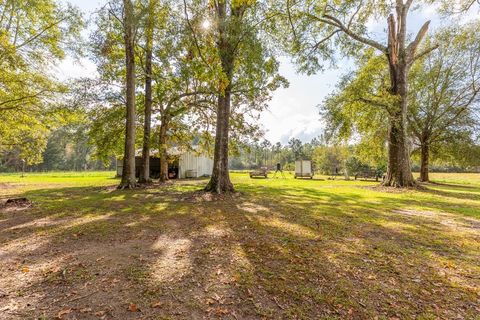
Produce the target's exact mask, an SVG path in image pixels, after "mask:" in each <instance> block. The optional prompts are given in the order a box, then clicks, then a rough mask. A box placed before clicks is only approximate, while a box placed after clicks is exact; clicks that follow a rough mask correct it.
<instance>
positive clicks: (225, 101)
mask: <svg viewBox="0 0 480 320" xmlns="http://www.w3.org/2000/svg"><path fill="white" fill-rule="evenodd" d="M231 9H232V8H231ZM243 10H244V8H242V7H238V8H236V9H235V10H233V9H232V11H231V15H234V16H235V18H232V17H230V19H235V20H237V22H239V21H241V18H242V15H243ZM216 14H217V18H218V24H217V25H218V40H217V49H218V52H219V56H220V61H221V65H222V71H223V73H224V74H225V76H226V80H227V81H228V84H227V85H226V87H225V89H224V90H223V92H222V93H220V94H219V95H218V97H217V124H216V125H217V126H216V132H215V152H214V157H213V171H212V177H211V178H210V181H209V182H208V184H207V186H206V187H205V191H207V192H214V193H218V194H222V193H229V192H233V191H234V188H233V184H232V182H231V181H230V174H229V171H228V142H229V138H228V132H229V129H230V103H231V91H232V79H233V66H234V64H235V56H236V44H235V43H232V42H231V39H230V37H229V36H228V34H227V33H228V32H235V30H237V29H232V28H230V29H227V19H228V18H227V1H223V2H219V3H218V5H217V7H216ZM220 87H221V86H220Z"/></svg>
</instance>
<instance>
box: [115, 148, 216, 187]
mask: <svg viewBox="0 0 480 320" xmlns="http://www.w3.org/2000/svg"><path fill="white" fill-rule="evenodd" d="M151 154H152V156H150V177H152V178H153V179H156V178H158V177H160V157H159V156H158V150H152V152H151ZM141 168H142V156H141V152H138V153H137V155H136V156H135V175H136V176H137V177H139V176H140V171H141ZM122 170H123V161H122V160H121V159H120V160H118V161H117V176H121V175H122ZM212 171H213V159H212V158H211V157H210V156H209V155H208V154H207V153H205V152H197V151H194V150H188V151H183V150H179V149H177V148H171V149H169V150H168V177H169V179H185V178H199V177H207V176H210V175H211V174H212Z"/></svg>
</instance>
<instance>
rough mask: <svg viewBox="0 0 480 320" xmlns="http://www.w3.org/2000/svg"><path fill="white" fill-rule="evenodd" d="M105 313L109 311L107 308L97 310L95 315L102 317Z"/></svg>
mask: <svg viewBox="0 0 480 320" xmlns="http://www.w3.org/2000/svg"><path fill="white" fill-rule="evenodd" d="M105 313H107V312H106V311H105V310H100V311H97V312H95V315H96V316H97V317H101V316H104V315H105Z"/></svg>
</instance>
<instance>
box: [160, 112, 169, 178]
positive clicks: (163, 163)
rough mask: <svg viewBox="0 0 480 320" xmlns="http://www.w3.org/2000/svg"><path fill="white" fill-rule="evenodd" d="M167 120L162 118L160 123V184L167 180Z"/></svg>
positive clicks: (164, 117)
mask: <svg viewBox="0 0 480 320" xmlns="http://www.w3.org/2000/svg"><path fill="white" fill-rule="evenodd" d="M167 130H168V119H167V117H166V116H163V117H162V119H161V123H160V139H159V141H160V149H159V151H160V182H166V181H167V180H168V154H167V152H168V146H167Z"/></svg>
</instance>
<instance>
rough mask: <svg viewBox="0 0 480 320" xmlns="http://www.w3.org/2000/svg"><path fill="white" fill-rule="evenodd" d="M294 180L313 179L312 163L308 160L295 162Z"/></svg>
mask: <svg viewBox="0 0 480 320" xmlns="http://www.w3.org/2000/svg"><path fill="white" fill-rule="evenodd" d="M296 178H310V179H313V170H312V161H310V160H297V161H295V179H296Z"/></svg>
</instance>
